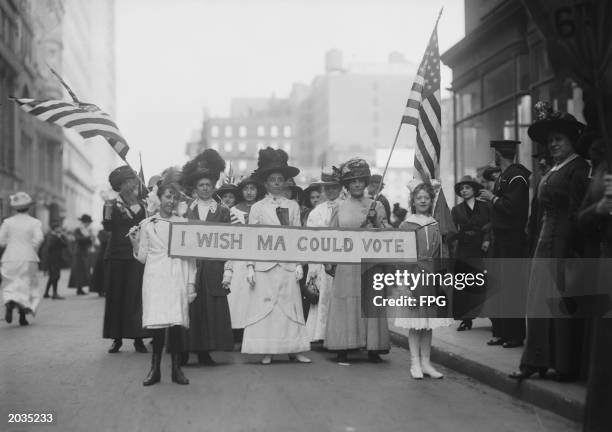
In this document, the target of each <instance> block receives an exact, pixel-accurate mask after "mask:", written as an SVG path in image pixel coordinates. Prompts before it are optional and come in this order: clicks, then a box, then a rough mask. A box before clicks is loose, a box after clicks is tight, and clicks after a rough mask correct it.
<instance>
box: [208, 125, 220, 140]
mask: <svg viewBox="0 0 612 432" xmlns="http://www.w3.org/2000/svg"><path fill="white" fill-rule="evenodd" d="M210 136H211V137H213V138H217V137H218V136H219V126H211V127H210Z"/></svg>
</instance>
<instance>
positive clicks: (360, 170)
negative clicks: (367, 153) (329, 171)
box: [340, 158, 372, 184]
mask: <svg viewBox="0 0 612 432" xmlns="http://www.w3.org/2000/svg"><path fill="white" fill-rule="evenodd" d="M371 175H372V173H371V172H370V165H368V163H367V162H366V161H365V160H364V159H360V158H354V159H350V160H348V161H346V162H344V163H343V164H342V165H340V181H341V182H342V183H343V184H345V183H346V182H348V181H350V180H354V179H359V178H360V179H364V180H365V181H366V182H368V181H369V180H370V176H371Z"/></svg>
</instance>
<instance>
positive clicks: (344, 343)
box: [324, 264, 391, 353]
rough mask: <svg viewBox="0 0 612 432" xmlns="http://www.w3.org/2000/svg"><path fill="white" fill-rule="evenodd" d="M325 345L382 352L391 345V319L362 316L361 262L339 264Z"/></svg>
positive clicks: (330, 348) (335, 348) (331, 348)
mask: <svg viewBox="0 0 612 432" xmlns="http://www.w3.org/2000/svg"><path fill="white" fill-rule="evenodd" d="M338 293H343V294H342V295H339V294H338ZM324 346H325V348H327V349H329V350H334V351H337V350H350V349H358V348H366V349H367V350H368V351H376V352H379V353H386V352H388V351H389V349H390V348H391V341H390V338H389V326H388V323H387V318H386V317H384V318H363V317H362V312H361V266H360V265H359V264H356V265H355V264H351V265H339V266H338V267H337V269H336V276H335V277H334V282H333V287H332V293H331V301H330V306H329V315H328V318H327V328H326V331H325V342H324Z"/></svg>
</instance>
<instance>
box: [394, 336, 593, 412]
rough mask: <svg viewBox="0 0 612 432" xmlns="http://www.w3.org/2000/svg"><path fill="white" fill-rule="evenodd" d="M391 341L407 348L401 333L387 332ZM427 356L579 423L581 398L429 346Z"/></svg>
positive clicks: (405, 339)
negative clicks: (520, 379)
mask: <svg viewBox="0 0 612 432" xmlns="http://www.w3.org/2000/svg"><path fill="white" fill-rule="evenodd" d="M389 333H390V334H391V341H393V343H394V344H396V345H398V346H400V347H402V348H404V349H408V338H407V337H406V336H405V335H402V334H399V333H396V332H394V331H391V330H390V331H389ZM431 357H432V360H433V361H434V362H435V363H438V364H441V365H442V366H445V367H447V368H449V369H453V370H454V371H457V372H459V373H461V374H464V375H467V376H469V377H470V378H473V379H475V380H477V381H480V382H481V383H483V384H486V385H488V386H490V387H492V388H494V389H496V390H499V391H501V392H503V393H506V394H508V395H510V396H512V397H515V398H517V399H519V400H521V401H524V402H528V403H530V404H533V405H535V406H537V407H539V408H543V409H545V410H548V411H552V412H554V413H555V414H557V415H560V416H562V417H565V418H567V419H570V420H572V421H575V422H579V423H581V422H582V419H583V414H584V401H580V400H576V399H569V398H565V397H562V396H560V395H559V394H557V393H555V392H553V391H550V390H549V389H547V388H545V387H543V386H541V385H538V383H537V380H536V381H532V380H523V381H516V380H514V379H512V378H510V377H508V375H506V374H505V373H504V372H502V371H500V370H497V369H494V368H492V367H490V366H487V365H485V364H482V363H478V362H476V361H474V360H470V359H468V358H465V357H463V356H460V355H457V354H455V353H453V352H450V351H448V350H444V349H441V348H440V347H436V346H435V345H433V346H432V347H431Z"/></svg>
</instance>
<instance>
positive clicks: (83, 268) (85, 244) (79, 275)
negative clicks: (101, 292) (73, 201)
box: [68, 214, 94, 295]
mask: <svg viewBox="0 0 612 432" xmlns="http://www.w3.org/2000/svg"><path fill="white" fill-rule="evenodd" d="M79 220H80V221H81V223H82V224H83V225H82V226H80V227H79V228H77V229H75V230H74V233H73V235H74V245H75V247H74V252H73V254H72V265H71V267H70V279H69V280H68V288H76V289H77V295H85V294H86V293H85V292H84V291H83V287H86V286H89V283H90V281H91V274H90V271H89V270H90V267H89V249H90V248H91V246H92V245H93V241H94V237H93V233H92V232H91V228H90V226H91V222H92V220H91V216H89V215H88V214H84V215H83V216H81V217H80V218H79Z"/></svg>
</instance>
